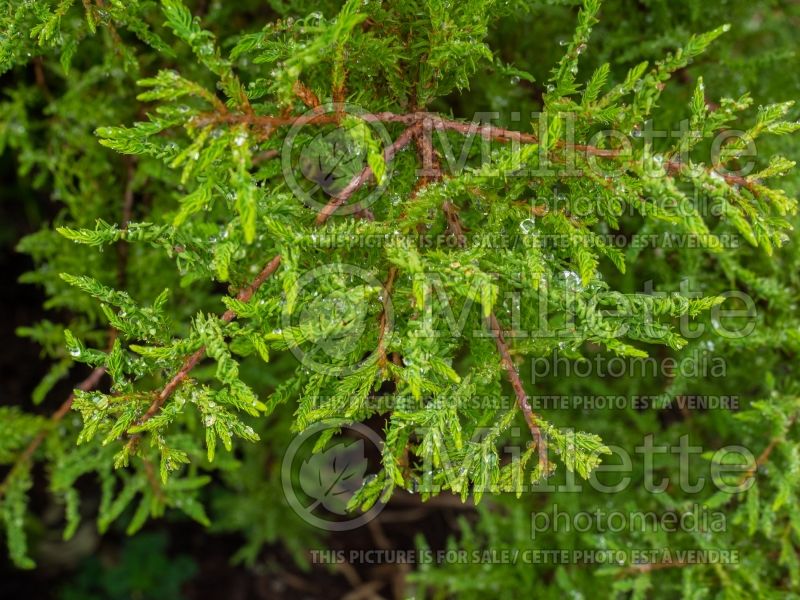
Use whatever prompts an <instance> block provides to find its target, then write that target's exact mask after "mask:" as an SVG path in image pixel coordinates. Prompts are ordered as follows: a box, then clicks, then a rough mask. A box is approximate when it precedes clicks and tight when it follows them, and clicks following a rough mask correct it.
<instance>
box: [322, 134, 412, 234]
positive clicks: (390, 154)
mask: <svg viewBox="0 0 800 600" xmlns="http://www.w3.org/2000/svg"><path fill="white" fill-rule="evenodd" d="M419 127H420V125H419V124H415V125H412V126H411V127H407V128H406V129H405V130H403V133H401V134H400V135H399V136H398V137H397V139H396V140H395V141H394V142H392V143H391V144H390V145H389V146H387V147H386V148H384V150H383V160H384V161H385V162H387V163H388V162H390V161H391V160H392V159H393V158H394V156H395V154H397V153H398V152H399V151H400V150H402V149H403V148H405V147H406V146H407V145H408V144H409V142H410V141H411V140H412V138H413V136H414V133H415V132H416V131H417V129H418V128H419ZM370 177H372V169H371V168H370V167H369V165H367V166H366V167H364V168H363V169H362V171H361V172H360V173H359V174H358V175H356V176H355V177H353V178H352V179H351V180H350V183H348V184H347V185H346V186H345V188H344V189H343V190H342V191H341V192H339V193H338V194H336V196H334V197H333V198H331V200H330V201H329V202H328V204H326V205H325V206H324V207H323V208H322V210H321V211H320V212H319V214H318V215H317V225H322V224H323V223H324V222H325V221H327V220H328V219H329V218H330V217H331V216H332V215H333V213H335V212H336V210H337V209H338V208H339V207H340V206H341V205H342V204H344V203H345V202H347V201H348V200H349V199H350V196H352V195H353V194H354V193H355V192H356V191H357V190H358V189H359V188H360V187H361V186H362V185H363V184H364V183H366V182H367V181H368V180H369V178H370Z"/></svg>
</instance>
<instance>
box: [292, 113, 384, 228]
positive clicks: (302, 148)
mask: <svg viewBox="0 0 800 600" xmlns="http://www.w3.org/2000/svg"><path fill="white" fill-rule="evenodd" d="M391 143H392V138H391V137H390V136H389V132H388V131H387V130H386V127H385V126H384V124H383V123H382V122H381V121H379V120H378V119H377V118H376V117H375V116H374V115H372V114H370V113H368V112H367V111H365V110H364V109H362V108H360V107H358V106H355V105H353V104H345V103H339V104H324V105H322V106H319V107H317V108H313V109H311V110H309V111H307V112H306V113H304V114H303V115H301V116H299V117H298V118H297V119H296V120H295V121H294V123H293V124H292V126H291V128H290V129H289V132H288V133H287V135H286V138H285V139H284V141H283V146H282V147H281V172H282V173H283V177H284V180H285V181H286V183H287V185H288V186H289V189H291V190H292V193H293V194H294V195H295V196H296V197H297V198H298V199H299V200H300V201H301V202H302V203H303V204H305V205H306V206H307V207H309V208H311V209H313V210H315V211H317V212H321V211H322V210H323V209H324V208H325V206H326V205H327V204H329V203H330V201H331V199H336V200H341V202H342V204H341V205H340V206H339V207H338V208H337V211H336V213H337V214H339V215H349V214H353V213H356V212H359V211H363V210H365V209H366V208H367V207H369V206H370V205H371V204H372V203H373V202H375V200H377V199H378V198H379V197H380V196H381V194H383V192H384V191H385V190H386V186H387V184H388V182H389V179H390V178H391V177H390V176H391V165H390V164H389V165H387V164H386V162H385V161H384V159H383V148H385V147H387V146H389V145H391ZM366 179H371V180H372V183H373V184H374V185H373V186H372V187H371V188H370V189H369V191H368V192H366V193H364V191H361V190H360V191H358V192H357V193H355V192H356V190H355V189H352V185H351V184H352V183H353V182H358V183H359V186H358V187H360V184H361V183H362V182H363V181H365V180H366Z"/></svg>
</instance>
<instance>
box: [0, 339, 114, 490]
mask: <svg viewBox="0 0 800 600" xmlns="http://www.w3.org/2000/svg"><path fill="white" fill-rule="evenodd" d="M111 343H112V344H113V337H112V341H111ZM105 372H106V368H105V367H104V366H103V367H95V368H94V369H93V370H92V372H91V373H89V375H88V376H87V377H86V379H84V380H83V381H81V382H80V383H79V384H78V385H76V386H75V389H78V390H81V391H83V392H89V391H91V390H93V389H94V388H96V387H97V385H98V384H99V383H100V380H101V379H102V378H103V375H104V374H105ZM74 399H75V392H74V391H73V392H70V394H69V396H67V399H66V400H64V402H62V403H61V406H59V407H58V409H57V410H56V411H55V412H54V413H53V414H52V415H50V420H49V423H48V424H47V426H46V427H43V428H42V429H41V430H40V431H39V433H37V434H36V435H35V436H34V438H33V439H32V440H31V442H30V443H29V444H28V445H27V446H26V448H25V450H23V451H22V452H21V453H20V455H19V456H18V457H17V459H16V460H15V461H14V465H13V466H12V467H11V470H10V471H9V472H8V474H7V475H6V476H5V478H4V479H3V482H2V483H0V497H2V496H3V495H4V494H5V492H6V489H7V488H8V485H9V483H10V482H11V480H12V478H13V477H14V476H15V475H16V473H17V472H18V471H19V470H20V469H21V468H22V467H23V466H24V465H26V464H27V463H28V461H29V460H30V459H31V458H32V457H33V454H34V452H36V450H37V449H38V448H39V446H41V445H42V442H44V440H45V439H46V438H47V434H48V433H49V432H50V431H51V430H52V429H53V427H54V426H55V425H56V424H57V423H58V422H60V421H61V419H63V418H64V417H65V416H66V415H67V414H68V413H69V409H70V408H71V407H72V401H73V400H74Z"/></svg>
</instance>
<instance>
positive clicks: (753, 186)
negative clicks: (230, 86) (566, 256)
mask: <svg viewBox="0 0 800 600" xmlns="http://www.w3.org/2000/svg"><path fill="white" fill-rule="evenodd" d="M359 119H361V120H363V121H365V122H367V123H375V122H380V123H400V124H404V125H407V126H409V127H412V126H423V127H425V128H426V129H427V130H428V131H430V130H432V129H435V130H437V131H452V132H456V133H460V134H462V135H466V136H472V135H479V136H481V137H483V138H485V139H487V140H494V141H497V142H502V143H509V142H516V143H519V144H538V143H539V141H540V140H539V137H538V136H537V135H535V134H532V133H524V132H521V131H516V130H513V129H505V128H502V127H496V126H494V125H491V124H483V125H482V124H480V123H475V122H465V121H458V120H455V119H448V118H445V117H443V116H441V115H439V114H437V113H432V112H425V111H415V112H409V113H394V112H389V111H385V112H378V113H365V114H363V115H359ZM339 121H340V115H338V114H331V113H327V112H322V111H321V110H320V112H319V114H304V115H298V116H272V115H255V114H247V113H230V112H227V111H226V112H221V111H216V112H213V113H204V114H201V115H198V116H197V117H196V118H195V119H194V120H193V125H194V126H195V127H198V128H202V127H205V126H208V125H223V124H227V125H239V124H245V125H248V126H250V127H256V128H265V129H266V130H267V132H268V133H271V132H272V131H273V130H274V129H276V128H278V127H286V126H301V125H325V124H336V123H338V122H339ZM405 133H406V131H404V132H403V134H405ZM401 137H402V134H401ZM404 145H405V144H404ZM401 147H402V146H401ZM555 147H557V148H562V149H567V150H569V151H572V152H577V153H583V154H585V155H586V156H593V157H596V158H608V159H614V158H621V157H623V150H621V149H618V148H599V147H597V146H593V145H589V144H574V143H570V142H567V141H565V140H558V141H557V142H556V144H555ZM397 149H399V148H397ZM429 164H430V161H428V160H426V161H425V162H424V163H423V165H425V167H424V168H427V166H428V165H429ZM687 166H688V165H687V164H685V163H683V162H681V161H680V160H674V159H668V160H665V161H664V169H665V171H666V173H667V174H668V175H678V174H680V172H681V171H682V170H683V169H684V168H686V167H687ZM366 171H367V168H365V169H364V171H362V172H361V173H359V174H358V175H356V177H354V178H353V179H352V180H351V182H350V185H348V186H347V188H345V190H343V191H342V192H340V194H345V193H346V192H347V194H346V197H345V198H344V200H342V201H341V203H343V202H346V201H347V198H349V197H350V196H351V195H352V194H353V192H354V191H355V190H356V189H358V187H360V185H361V184H362V183H363V181H362V180H361V179H362V178H365V177H366V178H368V177H369V175H370V174H371V170H370V171H369V173H366ZM705 171H706V172H707V173H716V174H717V175H719V176H720V177H722V179H723V180H724V181H725V182H726V183H727V184H728V185H730V186H739V187H744V188H747V189H748V190H749V191H750V192H752V193H753V194H757V193H758V188H757V185H758V182H757V181H754V180H751V179H748V178H746V177H742V176H740V175H733V174H730V173H719V172H718V171H716V169H715V168H714V167H708V168H706V169H705ZM365 173H366V174H365ZM357 180H358V182H357ZM351 185H353V186H355V187H353V189H349V191H348V188H350V187H351ZM332 202H333V201H332ZM341 203H340V204H341ZM326 208H327V207H326ZM334 212H335V209H334ZM329 216H330V215H327V216H325V217H321V220H320V219H319V218H318V223H321V222H324V221H325V220H327V219H328V217H329Z"/></svg>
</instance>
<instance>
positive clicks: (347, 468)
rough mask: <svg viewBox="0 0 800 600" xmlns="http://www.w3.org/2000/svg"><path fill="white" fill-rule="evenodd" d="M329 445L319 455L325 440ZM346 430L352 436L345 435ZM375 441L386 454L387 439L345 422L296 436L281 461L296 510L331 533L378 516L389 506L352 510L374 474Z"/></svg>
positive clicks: (286, 489) (283, 481)
mask: <svg viewBox="0 0 800 600" xmlns="http://www.w3.org/2000/svg"><path fill="white" fill-rule="evenodd" d="M337 432H339V433H340V435H339V436H338V437H336V438H334V439H332V440H331V441H328V443H327V445H326V446H325V448H324V449H323V450H321V451H319V452H316V453H313V450H312V448H313V447H314V445H315V444H319V443H320V440H327V438H333V436H334V435H335V434H336V433H337ZM341 433H347V434H351V435H350V437H344V436H342V435H341ZM369 444H371V445H373V446H374V447H375V449H376V450H377V451H378V452H379V453H380V452H381V450H382V448H383V440H382V439H381V438H380V436H379V435H378V434H377V433H376V432H375V431H373V430H372V429H370V428H369V427H367V426H366V425H364V424H362V423H353V424H348V423H344V422H342V421H339V420H333V421H322V422H319V423H317V424H315V425H313V426H311V427H309V428H308V429H306V430H305V431H303V432H302V433H300V434H299V435H298V436H297V437H295V438H294V439H293V440H292V442H291V443H290V444H289V447H288V448H287V450H286V454H284V457H283V462H282V464H281V484H282V487H283V493H284V496H285V497H286V500H287V502H288V503H289V505H290V506H291V507H292V509H293V510H294V511H295V512H296V513H297V514H298V515H299V516H300V517H301V518H302V519H303V520H304V521H305V522H306V523H308V524H309V525H312V526H313V527H317V528H319V529H325V530H327V531H349V530H351V529H355V528H357V527H360V526H361V525H364V524H366V523H368V522H369V521H371V520H372V519H374V518H375V517H376V516H377V515H378V514H379V513H380V512H381V510H383V507H384V504H383V503H381V502H377V503H375V504H374V505H373V506H372V507H371V508H370V509H369V510H368V511H366V512H360V511H358V510H355V511H348V509H347V506H348V503H349V502H350V500H351V499H352V498H353V496H354V495H355V494H356V492H357V491H358V490H359V489H361V487H362V486H363V485H364V484H365V483H367V482H368V481H369V479H370V477H371V475H370V474H369V473H368V468H369V460H368V456H367V450H368V448H369Z"/></svg>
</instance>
